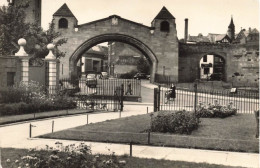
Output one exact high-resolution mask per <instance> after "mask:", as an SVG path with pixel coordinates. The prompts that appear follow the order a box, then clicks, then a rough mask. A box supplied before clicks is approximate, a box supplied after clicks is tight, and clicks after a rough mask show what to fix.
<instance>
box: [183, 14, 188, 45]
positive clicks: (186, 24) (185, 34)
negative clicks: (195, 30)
mask: <svg viewBox="0 0 260 168" xmlns="http://www.w3.org/2000/svg"><path fill="white" fill-rule="evenodd" d="M184 21H185V28H184V43H187V40H188V19H187V18H186V19H185V20H184Z"/></svg>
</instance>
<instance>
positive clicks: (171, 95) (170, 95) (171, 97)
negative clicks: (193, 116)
mask: <svg viewBox="0 0 260 168" xmlns="http://www.w3.org/2000/svg"><path fill="white" fill-rule="evenodd" d="M165 97H166V102H165V104H167V103H168V101H170V100H173V101H175V98H176V87H175V85H174V84H172V85H171V87H170V90H169V91H167V92H166V93H165Z"/></svg>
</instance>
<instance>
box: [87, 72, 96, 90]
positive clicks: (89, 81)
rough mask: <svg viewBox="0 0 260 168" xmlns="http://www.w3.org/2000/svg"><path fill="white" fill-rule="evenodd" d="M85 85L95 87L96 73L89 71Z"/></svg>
mask: <svg viewBox="0 0 260 168" xmlns="http://www.w3.org/2000/svg"><path fill="white" fill-rule="evenodd" d="M86 85H87V86H88V87H97V74H94V73H89V74H88V75H87V78H86Z"/></svg>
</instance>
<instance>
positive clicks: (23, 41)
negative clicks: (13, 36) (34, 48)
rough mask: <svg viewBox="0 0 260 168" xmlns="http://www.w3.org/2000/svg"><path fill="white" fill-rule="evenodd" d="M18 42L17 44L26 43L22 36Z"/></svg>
mask: <svg viewBox="0 0 260 168" xmlns="http://www.w3.org/2000/svg"><path fill="white" fill-rule="evenodd" d="M18 44H19V46H25V45H26V40H25V39H24V38H20V39H19V40H18Z"/></svg>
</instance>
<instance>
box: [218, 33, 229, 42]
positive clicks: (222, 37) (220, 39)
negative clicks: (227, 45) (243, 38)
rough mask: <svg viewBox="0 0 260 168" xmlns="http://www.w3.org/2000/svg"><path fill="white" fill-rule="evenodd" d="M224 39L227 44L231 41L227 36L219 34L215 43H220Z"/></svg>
mask: <svg viewBox="0 0 260 168" xmlns="http://www.w3.org/2000/svg"><path fill="white" fill-rule="evenodd" d="M224 39H226V40H227V41H228V42H230V41H231V39H230V37H229V36H228V35H227V34H220V35H218V36H216V42H221V41H222V40H224Z"/></svg>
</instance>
